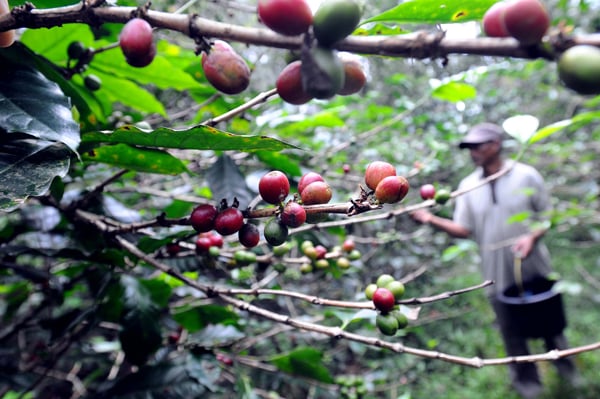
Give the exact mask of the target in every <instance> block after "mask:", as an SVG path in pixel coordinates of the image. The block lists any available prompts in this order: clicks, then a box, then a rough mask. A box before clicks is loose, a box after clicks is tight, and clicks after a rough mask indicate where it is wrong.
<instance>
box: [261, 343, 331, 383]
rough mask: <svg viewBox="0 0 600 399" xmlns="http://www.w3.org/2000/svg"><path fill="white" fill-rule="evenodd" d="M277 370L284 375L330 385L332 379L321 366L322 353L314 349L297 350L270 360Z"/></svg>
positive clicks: (327, 371)
mask: <svg viewBox="0 0 600 399" xmlns="http://www.w3.org/2000/svg"><path fill="white" fill-rule="evenodd" d="M271 363H273V364H274V365H275V366H276V367H277V368H278V369H279V370H281V371H285V372H286V373H290V374H295V375H300V376H303V377H308V378H312V379H315V380H318V381H322V382H327V383H331V382H333V378H332V377H331V374H330V373H329V370H327V368H326V367H325V366H324V365H323V352H321V351H319V350H317V349H314V348H302V347H300V348H297V349H294V350H293V351H292V352H289V353H287V354H283V355H279V356H276V357H274V358H273V359H271Z"/></svg>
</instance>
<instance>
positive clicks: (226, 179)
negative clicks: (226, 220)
mask: <svg viewBox="0 0 600 399" xmlns="http://www.w3.org/2000/svg"><path fill="white" fill-rule="evenodd" d="M206 180H207V181H208V186H209V187H210V190H211V191H212V194H213V197H214V198H215V199H217V200H219V201H220V200H221V199H223V198H225V199H227V200H228V201H229V205H231V204H232V202H233V199H234V198H237V200H238V201H239V203H240V208H241V209H243V208H245V207H247V206H248V204H250V201H252V198H253V195H252V193H251V192H250V190H249V189H248V187H247V186H246V180H245V179H244V176H243V175H242V172H240V170H239V168H238V166H237V165H236V163H235V162H234V161H233V160H232V159H231V157H230V156H228V155H226V154H223V155H221V156H220V157H219V158H218V159H217V161H216V162H215V163H213V164H212V165H211V167H210V169H209V170H208V171H207V173H206Z"/></svg>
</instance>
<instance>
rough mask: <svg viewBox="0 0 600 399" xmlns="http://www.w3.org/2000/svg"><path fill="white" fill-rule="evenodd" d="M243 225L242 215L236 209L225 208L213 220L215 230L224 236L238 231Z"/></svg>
mask: <svg viewBox="0 0 600 399" xmlns="http://www.w3.org/2000/svg"><path fill="white" fill-rule="evenodd" d="M243 225H244V215H243V214H242V211H240V210H239V209H237V208H226V209H224V210H222V211H221V212H219V214H218V215H217V217H216V218H215V230H216V231H217V232H218V233H219V234H221V235H224V236H228V235H231V234H234V233H237V232H238V231H240V229H241V228H242V226H243Z"/></svg>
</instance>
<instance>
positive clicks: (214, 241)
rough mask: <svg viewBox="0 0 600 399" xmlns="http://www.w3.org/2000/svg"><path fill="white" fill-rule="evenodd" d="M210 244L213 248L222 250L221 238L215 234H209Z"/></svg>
mask: <svg viewBox="0 0 600 399" xmlns="http://www.w3.org/2000/svg"><path fill="white" fill-rule="evenodd" d="M209 238H210V243H211V245H212V246H213V247H218V248H222V247H223V237H222V236H221V235H219V234H216V233H210V236H209Z"/></svg>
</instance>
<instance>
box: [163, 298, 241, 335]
mask: <svg viewBox="0 0 600 399" xmlns="http://www.w3.org/2000/svg"><path fill="white" fill-rule="evenodd" d="M173 319H175V320H176V321H177V322H178V323H179V324H181V325H182V326H183V327H184V328H185V329H186V330H189V331H190V332H191V333H194V332H196V331H199V330H201V329H203V328H205V327H206V326H208V325H209V324H234V323H236V322H237V320H238V316H237V314H236V313H235V312H233V311H231V309H229V308H228V307H226V306H219V305H204V306H188V305H185V306H182V307H181V308H178V309H176V310H175V312H174V313H173Z"/></svg>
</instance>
